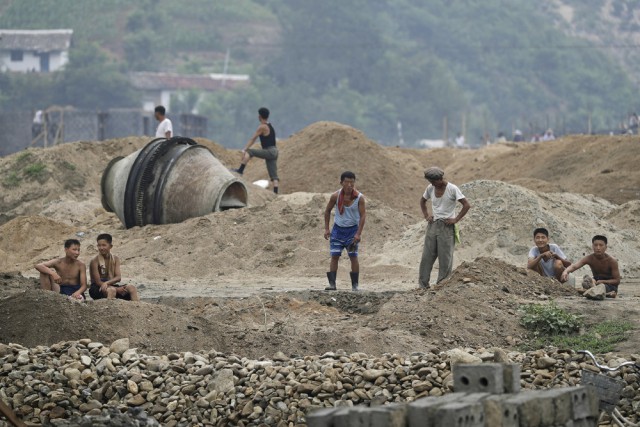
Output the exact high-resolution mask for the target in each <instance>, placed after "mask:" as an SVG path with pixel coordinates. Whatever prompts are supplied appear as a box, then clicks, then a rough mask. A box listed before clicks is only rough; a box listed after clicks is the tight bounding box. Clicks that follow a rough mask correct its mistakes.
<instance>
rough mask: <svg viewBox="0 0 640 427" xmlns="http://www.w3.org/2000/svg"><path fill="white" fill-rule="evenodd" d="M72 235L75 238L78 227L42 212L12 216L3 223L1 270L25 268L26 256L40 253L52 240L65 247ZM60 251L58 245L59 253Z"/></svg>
mask: <svg viewBox="0 0 640 427" xmlns="http://www.w3.org/2000/svg"><path fill="white" fill-rule="evenodd" d="M72 238H76V229H74V228H73V227H70V226H68V225H65V224H63V223H60V222H56V221H53V220H51V219H48V218H45V217H42V216H29V217H18V218H16V219H14V220H11V221H9V222H7V223H6V224H3V225H1V226H0V258H2V260H1V261H0V271H10V270H19V269H24V267H25V266H24V261H25V260H28V259H33V258H34V257H38V256H39V255H40V254H41V253H42V252H43V251H47V250H48V249H49V247H51V246H52V244H55V245H57V246H58V248H62V246H63V245H62V244H63V242H64V241H65V240H66V239H72ZM53 242H55V243H53ZM61 252H62V251H61V249H59V252H58V255H59V254H60V253H61Z"/></svg>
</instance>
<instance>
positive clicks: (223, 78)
mask: <svg viewBox="0 0 640 427" xmlns="http://www.w3.org/2000/svg"><path fill="white" fill-rule="evenodd" d="M129 79H130V81H131V84H132V85H133V87H135V88H136V89H142V90H194V89H196V90H198V89H199V90H204V91H215V90H220V89H224V88H226V89H231V88H234V87H238V86H241V85H245V84H247V83H249V76H248V75H245V74H175V73H152V72H139V73H131V74H129Z"/></svg>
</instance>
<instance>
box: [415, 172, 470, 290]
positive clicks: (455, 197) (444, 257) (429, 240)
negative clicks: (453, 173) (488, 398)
mask: <svg viewBox="0 0 640 427" xmlns="http://www.w3.org/2000/svg"><path fill="white" fill-rule="evenodd" d="M424 177H425V179H426V180H427V181H429V186H428V187H427V189H426V190H425V192H424V194H423V195H422V199H420V209H422V215H424V218H425V219H426V220H427V222H428V223H429V225H428V226H427V234H426V236H425V238H424V248H423V250H422V260H421V261H420V276H419V279H418V281H419V284H420V288H422V289H428V288H429V286H430V285H429V280H430V277H431V269H432V268H433V264H434V263H435V262H436V258H437V259H438V266H439V271H438V280H437V282H436V283H439V282H441V281H442V280H444V279H446V278H447V277H448V276H449V275H450V274H451V270H452V269H453V249H454V248H455V225H456V224H457V223H458V222H459V221H460V220H461V219H462V218H463V217H464V216H465V215H466V213H467V211H468V210H469V209H470V208H471V205H470V204H469V202H468V201H467V199H466V198H465V197H464V194H462V192H461V191H460V189H459V188H458V187H457V186H455V185H453V184H451V183H450V182H447V181H445V180H444V171H443V170H442V169H440V168H438V167H431V168H429V169H427V170H425V171H424ZM428 200H431V211H429V207H428V206H427V201H428ZM457 202H459V203H460V204H461V205H462V209H461V210H460V213H458V215H456V203H457Z"/></svg>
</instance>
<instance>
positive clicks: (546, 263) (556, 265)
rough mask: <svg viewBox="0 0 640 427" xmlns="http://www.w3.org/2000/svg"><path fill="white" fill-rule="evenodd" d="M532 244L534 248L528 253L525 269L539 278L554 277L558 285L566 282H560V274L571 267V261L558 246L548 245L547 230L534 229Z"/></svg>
mask: <svg viewBox="0 0 640 427" xmlns="http://www.w3.org/2000/svg"><path fill="white" fill-rule="evenodd" d="M533 242H534V243H535V246H534V247H532V248H531V250H530V251H529V261H528V262H527V268H528V269H530V270H533V271H536V272H538V273H539V274H540V275H541V276H546V277H555V278H556V279H557V280H558V281H559V282H560V283H564V282H566V279H565V280H562V273H563V272H564V269H565V268H567V267H568V266H570V265H571V261H569V260H568V259H567V257H566V255H565V254H564V252H562V249H560V247H559V246H558V245H556V244H554V243H549V230H547V229H546V228H536V229H535V230H534V231H533Z"/></svg>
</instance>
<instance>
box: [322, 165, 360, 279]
mask: <svg viewBox="0 0 640 427" xmlns="http://www.w3.org/2000/svg"><path fill="white" fill-rule="evenodd" d="M340 185H341V186H342V188H341V189H340V190H338V191H336V192H335V193H333V194H332V195H331V197H330V198H329V203H327V208H326V209H325V210H324V238H325V239H327V240H329V248H330V249H329V252H330V254H331V263H330V265H329V271H328V272H327V279H328V280H329V286H328V287H326V288H325V290H326V291H335V290H336V275H337V273H338V261H340V256H341V255H342V251H343V250H344V249H346V250H347V255H349V259H350V260H351V273H350V274H351V290H352V291H357V290H358V280H359V276H360V263H359V262H358V245H359V243H360V240H361V236H362V229H363V228H364V222H365V217H366V209H365V201H364V196H363V195H362V193H360V192H358V191H357V190H356V189H355V185H356V175H355V174H354V173H353V172H349V171H346V172H343V173H342V175H341V176H340ZM334 206H335V207H336V212H335V217H334V222H333V229H331V231H330V230H329V223H330V221H331V211H332V210H333V208H334Z"/></svg>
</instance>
